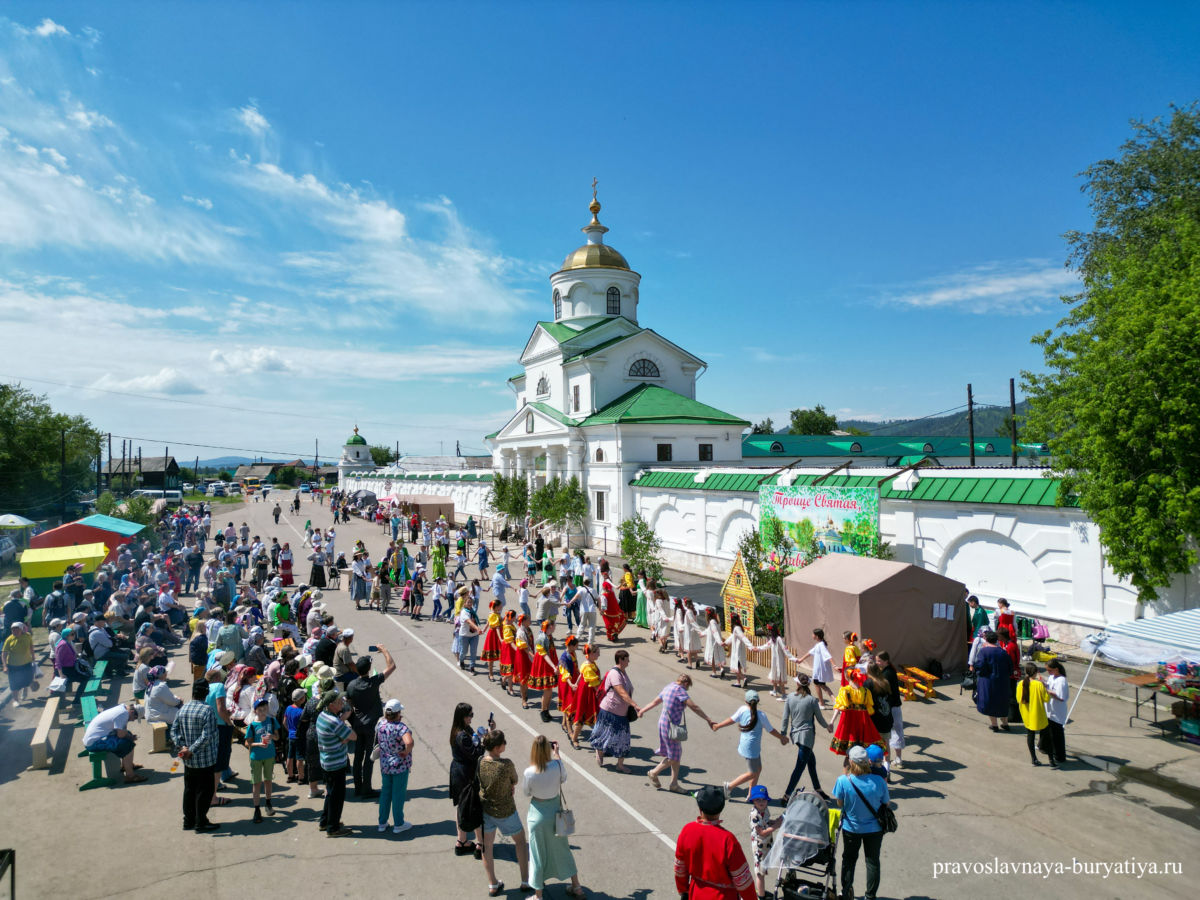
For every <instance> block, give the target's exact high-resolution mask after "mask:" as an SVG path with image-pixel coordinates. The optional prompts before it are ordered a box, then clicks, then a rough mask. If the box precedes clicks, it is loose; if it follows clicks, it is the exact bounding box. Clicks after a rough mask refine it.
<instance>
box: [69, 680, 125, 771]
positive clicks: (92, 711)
mask: <svg viewBox="0 0 1200 900" xmlns="http://www.w3.org/2000/svg"><path fill="white" fill-rule="evenodd" d="M100 665H104V663H101V664H100ZM80 705H82V707H83V727H84V728H85V729H86V728H87V726H88V725H90V724H91V722H92V719H94V718H96V715H97V713H99V712H100V710H99V709H98V708H97V706H96V698H95V696H85V697H83V699H82V700H81V701H80ZM78 755H79V756H86V757H88V759H89V760H91V763H92V780H91V781H86V782H84V783H83V784H81V785H80V786H79V789H80V790H81V791H90V790H92V788H98V787H111V786H112V785H114V784H116V783H117V779H115V778H109V777H108V775H107V774H106V770H105V761H106V760H107V759H108V757H109V756H111V754H110V753H108V752H107V751H92V750H88V749H87V748H86V747H85V748H84V749H83V750H81V751H80V752H79V754H78Z"/></svg>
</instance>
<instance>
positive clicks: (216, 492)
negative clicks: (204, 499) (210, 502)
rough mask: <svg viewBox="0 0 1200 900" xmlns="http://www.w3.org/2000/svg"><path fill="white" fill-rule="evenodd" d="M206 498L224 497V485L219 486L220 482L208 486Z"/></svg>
mask: <svg viewBox="0 0 1200 900" xmlns="http://www.w3.org/2000/svg"><path fill="white" fill-rule="evenodd" d="M208 496H210V497H224V496H225V485H223V484H221V483H220V482H216V483H214V484H210V485H209V486H208Z"/></svg>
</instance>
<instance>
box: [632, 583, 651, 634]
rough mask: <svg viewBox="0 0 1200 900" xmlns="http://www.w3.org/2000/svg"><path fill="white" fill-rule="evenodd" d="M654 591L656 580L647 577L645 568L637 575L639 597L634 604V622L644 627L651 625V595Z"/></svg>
mask: <svg viewBox="0 0 1200 900" xmlns="http://www.w3.org/2000/svg"><path fill="white" fill-rule="evenodd" d="M653 592H654V582H653V581H650V580H649V579H648V578H646V572H645V570H644V569H643V570H642V571H640V572H638V576H637V598H636V599H635V601H634V606H633V624H634V625H640V626H641V627H642V628H649V627H650V597H651V596H652V594H653Z"/></svg>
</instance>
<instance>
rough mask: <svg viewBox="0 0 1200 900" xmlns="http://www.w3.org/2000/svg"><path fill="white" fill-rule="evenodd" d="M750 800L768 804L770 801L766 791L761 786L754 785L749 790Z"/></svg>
mask: <svg viewBox="0 0 1200 900" xmlns="http://www.w3.org/2000/svg"><path fill="white" fill-rule="evenodd" d="M750 799H751V800H766V801H767V802H768V803H769V802H770V801H771V795H770V794H768V793H767V789H766V788H765V787H763V786H762V785H761V784H756V785H755V786H754V787H752V788H751V789H750Z"/></svg>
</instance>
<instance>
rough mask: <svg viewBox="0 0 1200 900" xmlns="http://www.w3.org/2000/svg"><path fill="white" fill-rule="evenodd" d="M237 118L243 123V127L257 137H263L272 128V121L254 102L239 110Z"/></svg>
mask: <svg viewBox="0 0 1200 900" xmlns="http://www.w3.org/2000/svg"><path fill="white" fill-rule="evenodd" d="M237 119H238V121H239V122H241V123H242V127H243V128H245V129H246V130H247V131H249V132H250V133H251V134H252V135H254V136H255V137H262V136H263V135H264V134H266V133H267V132H268V131H270V130H271V123H270V122H268V121H267V118H266V116H264V115H263V114H262V113H260V112H259V111H258V107H257V106H255V105H254V104H252V103H251V104H249V105H247V106H243V107H242V108H241V109H239V110H237Z"/></svg>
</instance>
